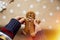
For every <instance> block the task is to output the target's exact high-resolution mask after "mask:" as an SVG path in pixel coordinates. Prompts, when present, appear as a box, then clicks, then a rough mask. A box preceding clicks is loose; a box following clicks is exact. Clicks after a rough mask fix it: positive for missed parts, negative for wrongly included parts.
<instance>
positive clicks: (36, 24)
mask: <svg viewBox="0 0 60 40" xmlns="http://www.w3.org/2000/svg"><path fill="white" fill-rule="evenodd" d="M34 24H35V34H36V33H37V32H38V31H41V27H40V26H39V24H40V20H34Z"/></svg>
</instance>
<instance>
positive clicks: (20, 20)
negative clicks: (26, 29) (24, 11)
mask: <svg viewBox="0 0 60 40" xmlns="http://www.w3.org/2000/svg"><path fill="white" fill-rule="evenodd" d="M15 19H16V20H18V21H19V22H20V23H23V22H24V21H25V18H23V17H20V16H17V17H15Z"/></svg>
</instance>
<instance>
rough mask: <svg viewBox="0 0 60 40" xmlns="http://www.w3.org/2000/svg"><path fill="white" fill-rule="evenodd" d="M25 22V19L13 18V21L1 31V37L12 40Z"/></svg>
mask: <svg viewBox="0 0 60 40" xmlns="http://www.w3.org/2000/svg"><path fill="white" fill-rule="evenodd" d="M23 21H24V19H20V20H19V18H18V17H17V19H16V18H15V19H14V18H13V19H11V21H10V22H9V23H8V24H7V25H6V26H5V27H3V28H2V29H1V30H0V35H2V36H4V37H6V38H8V40H12V39H13V38H14V36H15V35H16V33H17V31H18V30H19V28H20V27H21V23H22V22H23Z"/></svg>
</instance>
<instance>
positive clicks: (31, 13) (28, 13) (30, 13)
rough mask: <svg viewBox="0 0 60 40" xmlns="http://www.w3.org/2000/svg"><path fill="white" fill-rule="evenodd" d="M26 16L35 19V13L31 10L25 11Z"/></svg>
mask: <svg viewBox="0 0 60 40" xmlns="http://www.w3.org/2000/svg"><path fill="white" fill-rule="evenodd" d="M26 18H33V19H35V13H34V12H32V11H29V12H27V14H26Z"/></svg>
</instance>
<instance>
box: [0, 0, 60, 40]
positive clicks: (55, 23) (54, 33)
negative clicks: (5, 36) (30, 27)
mask: <svg viewBox="0 0 60 40" xmlns="http://www.w3.org/2000/svg"><path fill="white" fill-rule="evenodd" d="M2 1H5V2H6V3H7V8H6V10H4V11H3V12H2V13H0V25H2V26H5V25H6V24H7V23H8V22H9V21H10V19H11V18H13V17H16V16H21V17H25V14H26V13H27V12H28V11H33V12H35V13H36V19H40V20H41V23H40V27H42V28H43V34H42V35H44V37H43V38H46V40H60V38H59V37H60V32H59V31H60V0H14V1H13V2H12V3H10V4H9V2H10V1H11V0H2ZM40 32H41V31H40ZM38 34H39V33H38ZM40 38H41V37H40ZM17 39H18V40H25V37H21V36H20V34H19V32H18V34H17V35H16V37H15V39H14V40H17ZM39 40H40V39H39ZM43 40H44V39H43Z"/></svg>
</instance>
